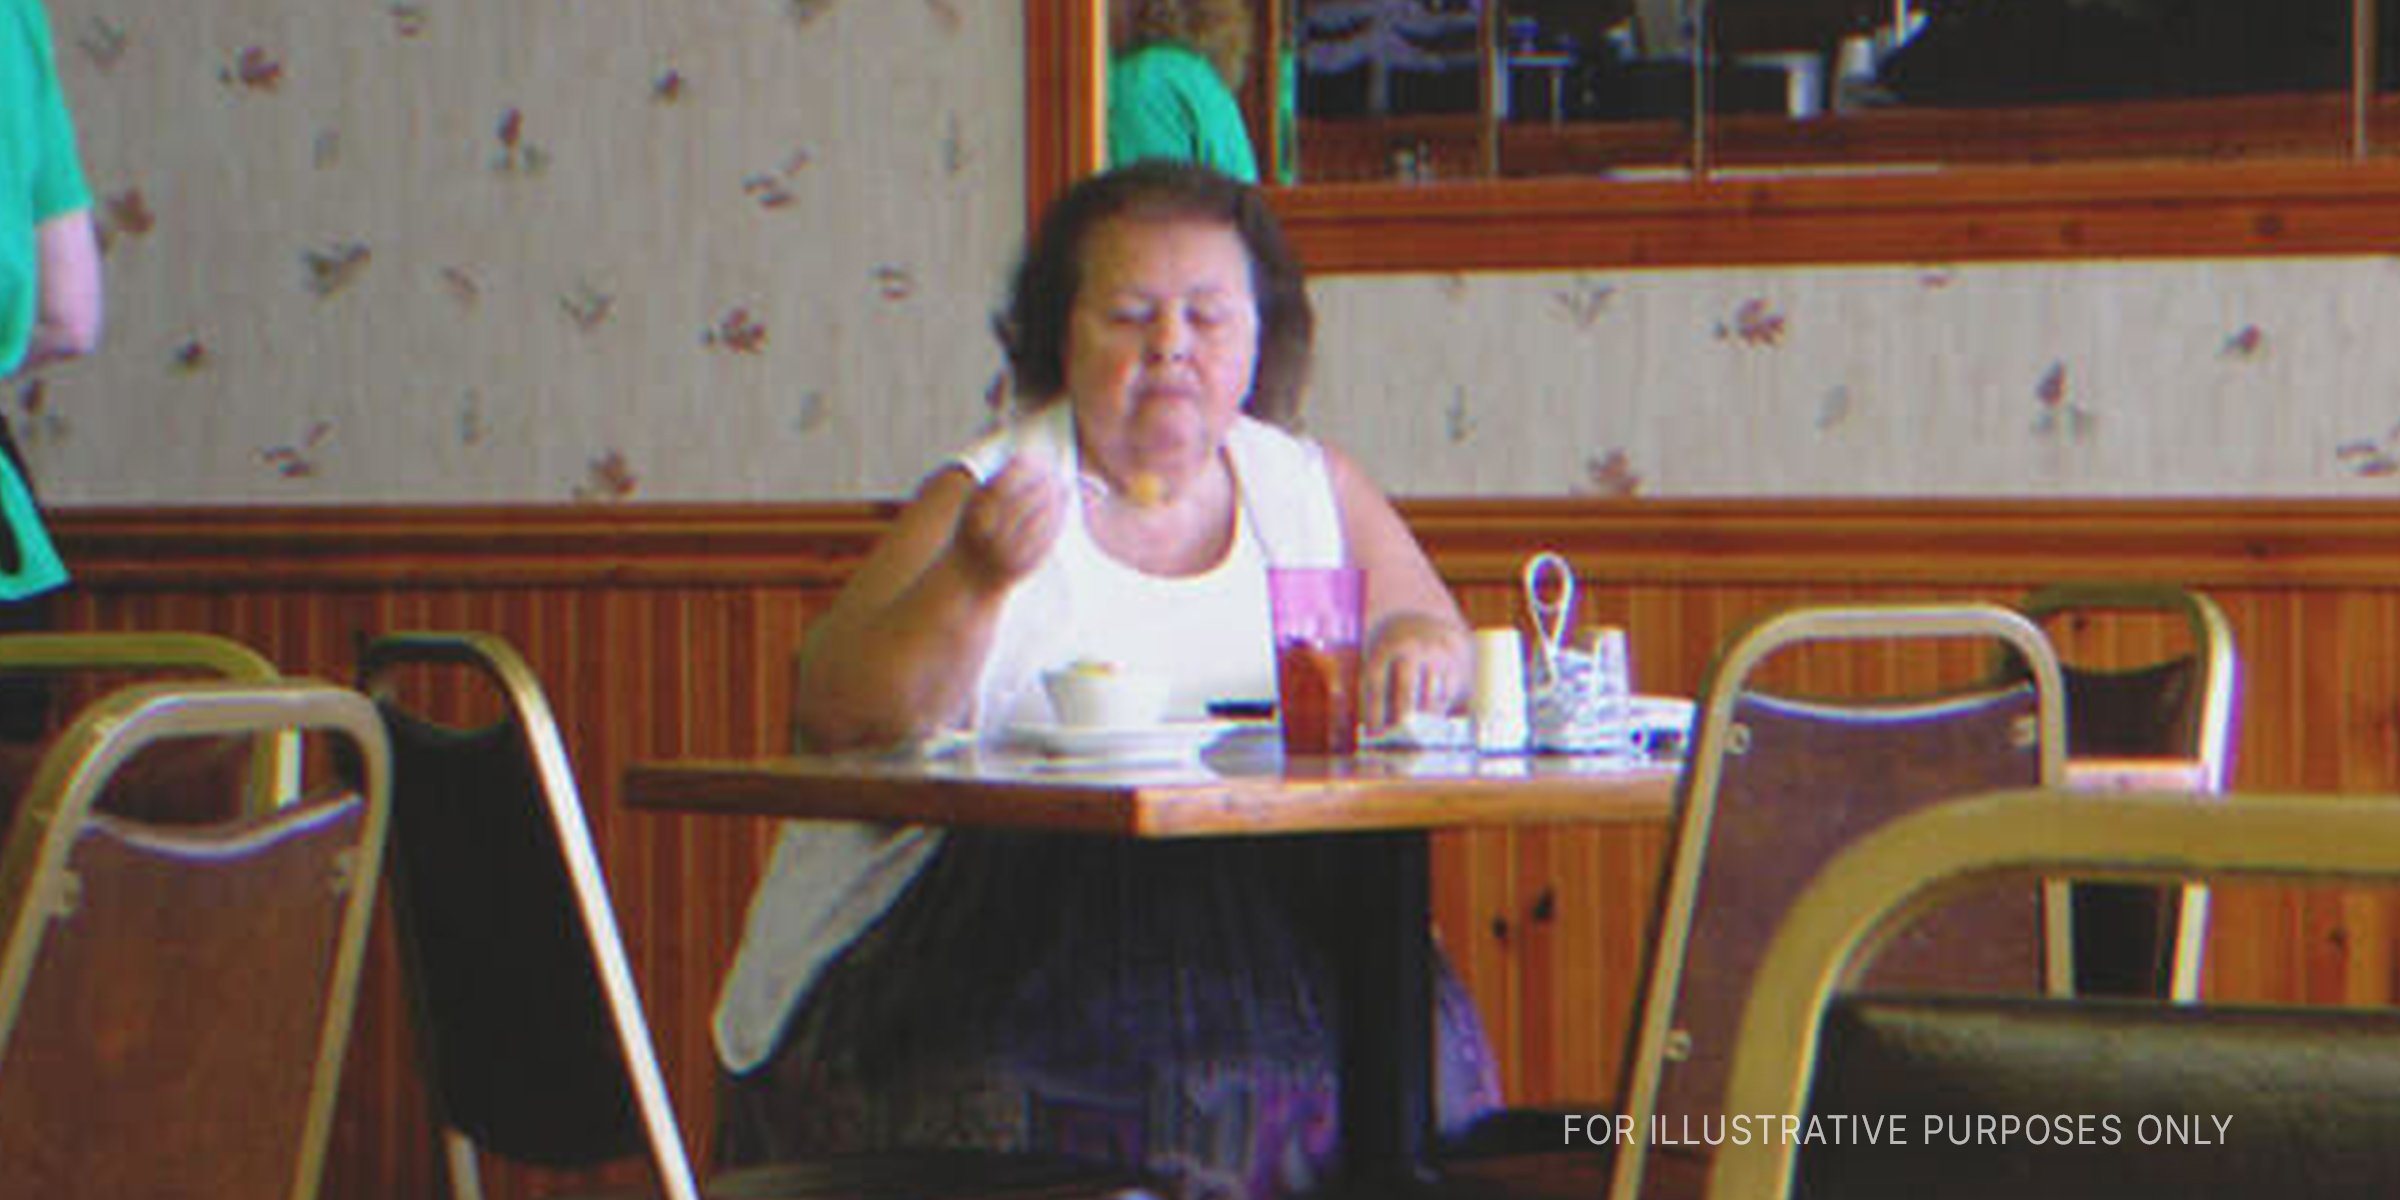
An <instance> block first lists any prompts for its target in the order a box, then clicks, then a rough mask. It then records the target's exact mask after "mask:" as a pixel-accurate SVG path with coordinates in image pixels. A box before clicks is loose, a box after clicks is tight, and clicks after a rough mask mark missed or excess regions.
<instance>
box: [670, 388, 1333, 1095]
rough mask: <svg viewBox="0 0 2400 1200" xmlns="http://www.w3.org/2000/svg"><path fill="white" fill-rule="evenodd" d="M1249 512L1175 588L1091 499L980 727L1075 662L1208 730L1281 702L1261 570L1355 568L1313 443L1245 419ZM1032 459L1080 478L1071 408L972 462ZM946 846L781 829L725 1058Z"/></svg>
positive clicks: (887, 831)
mask: <svg viewBox="0 0 2400 1200" xmlns="http://www.w3.org/2000/svg"><path fill="white" fill-rule="evenodd" d="M1225 452H1226V456H1227V458H1228V460H1229V461H1230V462H1231V464H1232V467H1233V475H1234V492H1235V495H1236V497H1237V503H1236V505H1235V517H1234V537H1233V545H1232V546H1231V548H1229V549H1228V550H1227V552H1226V555H1225V558H1224V559H1223V560H1222V561H1220V562H1219V563H1218V564H1217V565H1216V566H1214V567H1211V568H1210V569H1209V570H1207V571H1205V572H1202V573H1201V574H1198V575H1193V576H1189V577H1185V578H1180V579H1170V578H1163V577H1159V576H1154V575H1147V574H1144V573H1143V572H1140V571H1137V570H1135V569H1133V568H1132V567H1128V566H1126V565H1125V564H1123V563H1121V562H1118V561H1117V560H1116V559H1114V558H1111V557H1109V555H1108V554H1107V552H1106V551H1103V550H1102V549H1101V548H1100V547H1099V545H1098V544H1097V543H1095V542H1093V541H1092V538H1091V533H1090V531H1089V530H1088V529H1087V528H1086V526H1085V525H1084V522H1083V507H1082V489H1080V488H1077V489H1076V498H1077V502H1076V505H1075V508H1074V511H1073V513H1072V515H1071V516H1070V517H1069V518H1068V520H1067V523H1066V527H1065V529H1064V530H1062V531H1061V533H1060V535H1059V540H1058V542H1057V544H1056V545H1054V546H1053V547H1052V548H1051V552H1050V555H1049V557H1048V558H1046V559H1044V560H1043V563H1042V565H1041V566H1039V567H1037V568H1035V569H1034V572H1033V574H1032V575H1030V576H1027V577H1026V579H1025V580H1024V581H1023V582H1022V583H1020V584H1018V586H1017V588H1016V590H1014V591H1012V592H1010V593H1009V598H1008V600H1007V602H1006V605H1005V607H1004V608H1003V609H1002V610H1001V615H1000V626H999V629H998V631H997V632H996V634H995V635H994V637H993V639H992V644H993V650H992V654H991V657H990V658H989V659H987V660H986V661H985V663H984V669H983V676H982V678H981V680H980V681H979V683H978V686H977V689H976V711H975V714H974V721H975V727H976V730H977V732H978V734H979V735H980V736H983V737H986V738H995V739H996V738H999V737H1001V736H1003V735H1005V733H1006V731H1007V729H1008V727H1009V726H1010V725H1011V724H1015V723H1018V722H1028V721H1048V720H1050V716H1051V714H1050V709H1049V699H1048V697H1046V696H1044V695H1043V694H1042V690H1041V685H1040V680H1041V673H1042V672H1043V671H1044V670H1047V669H1049V668H1050V667H1054V666H1063V665H1065V664H1067V663H1070V662H1073V661H1075V660H1076V659H1077V658H1084V657H1092V658H1106V659H1110V660H1112V661H1117V662H1123V663H1126V664H1128V665H1140V666H1143V667H1156V668H1159V669H1163V670H1167V671H1169V672H1172V673H1173V674H1174V675H1175V677H1176V680H1177V684H1176V687H1175V690H1174V692H1173V693H1172V695H1171V697H1170V700H1169V703H1170V705H1171V708H1172V712H1173V714H1174V715H1177V716H1198V715H1200V714H1201V712H1202V711H1203V709H1204V708H1205V706H1206V705H1207V703H1208V702H1209V701H1211V700H1233V699H1267V698H1271V697H1273V696H1274V694H1275V663H1274V653H1273V651H1272V649H1271V648H1270V646H1269V643H1270V641H1271V640H1272V639H1271V634H1270V626H1269V623H1268V617H1267V584H1266V570H1265V568H1266V567H1267V566H1269V565H1276V566H1285V565H1290V566H1326V565H1335V564H1339V563H1341V562H1342V561H1343V559H1344V552H1343V546H1342V524H1341V513H1340V508H1339V506H1338V504H1337V503H1336V502H1335V500H1334V495H1333V477H1332V475H1331V474H1330V473H1329V472H1328V470H1327V469H1326V466H1325V455H1324V451H1323V450H1322V449H1321V448H1320V447H1318V446H1317V444H1316V443H1315V442H1312V441H1309V440H1307V439H1304V438H1299V437H1295V436H1293V435H1291V434H1288V433H1285V432H1283V431H1282V430H1280V429H1276V428H1274V427H1272V426H1269V425H1266V424H1264V423H1261V422H1258V421H1254V420H1252V419H1250V418H1249V417H1240V418H1237V419H1236V420H1235V422H1234V425H1233V428H1231V429H1229V430H1228V431H1227V432H1226V435H1225ZM1020 453H1022V454H1027V455H1030V456H1033V457H1035V458H1037V459H1038V460H1040V461H1043V462H1045V463H1047V464H1049V465H1051V466H1052V468H1053V469H1055V470H1058V471H1061V472H1063V474H1062V475H1061V478H1065V479H1070V480H1071V479H1074V478H1076V476H1077V474H1078V473H1079V471H1080V466H1079V464H1078V461H1077V453H1076V446H1075V423H1074V412H1073V406H1071V405H1069V404H1067V403H1065V402H1063V401H1062V402H1059V403H1054V404H1052V405H1050V406H1048V407H1047V408H1044V409H1041V410H1040V411H1037V412H1035V413H1032V414H1030V415H1027V416H1025V417H1024V418H1022V419H1020V420H1018V421H1017V422H1016V423H1015V424H1014V426H1013V427H1012V428H1010V429H1008V430H1004V431H1002V432H1000V433H997V434H993V435H992V436H990V437H987V438H985V439H983V440H982V441H981V442H978V443H977V444H976V445H975V446H974V447H972V448H971V449H969V450H968V451H967V452H966V453H964V454H961V455H960V456H959V457H958V459H957V464H958V465H960V466H962V467H964V468H965V469H966V470H967V471H968V472H969V473H971V474H973V475H974V476H975V478H976V479H978V480H986V479H989V478H991V476H992V475H993V474H995V473H997V472H998V471H999V469H1000V468H1001V467H1002V466H1003V465H1005V464H1006V463H1007V462H1008V460H1009V458H1010V457H1011V456H1013V455H1015V454H1020ZM940 844H941V834H940V832H939V831H937V830H932V829H927V828H924V827H921V826H900V827H895V826H884V825H867V824H861V823H857V822H846V821H787V822H785V823H784V825H783V829H782V832H781V833H780V835H779V836H778V837H777V838H776V842H775V850H774V854H773V857H772V858H771V859H770V860H769V862H768V864H767V870H766V874H765V876H764V877H763V878H761V879H760V881H759V885H758V890H757V891H756V892H754V893H752V895H751V897H750V911H749V915H748V917H747V918H746V919H745V921H744V924H743V927H742V941H741V945H740V947H739V948H737V949H736V951H735V952H734V960H733V966H732V968H731V969H730V970H729V971H728V972H727V973H726V978H725V988H724V991H723V992H722V993H721V994H720V995H719V996H718V998H717V1011H716V1020H715V1021H714V1023H713V1032H714V1033H715V1035H716V1043H717V1055H718V1057H719V1058H720V1059H722V1060H723V1062H724V1064H725V1066H726V1068H727V1069H729V1070H732V1071H734V1072H737V1073H738V1072H743V1071H748V1070H750V1069H752V1068H755V1067H757V1066H759V1065H760V1064H762V1063H764V1062H765V1061H766V1060H767V1057H768V1056H769V1055H771V1054H772V1053H773V1052H774V1049H775V1044H776V1042H777V1041H778V1040H779V1039H780V1037H781V1036H782V1031H783V1025H784V1022H785V1021H787V1020H788V1019H789V1018H790V1015H791V1013H792V1011H793V1010H794V1009H795V1008H797V1007H798V1006H799V1003H800V997H801V996H802V995H803V994H804V993H805V992H806V991H807V990H808V987H809V985H810V984H811V983H813V982H815V980H816V978H817V976H818V975H819V974H820V973H821V972H823V970H824V969H825V967H826V965H827V964H829V963H831V962H832V961H833V959H834V958H835V957H836V956H837V955H839V954H840V953H841V951H842V950H843V949H844V948H845V947H847V946H848V945H849V944H850V943H851V942H852V941H853V940H855V939H856V938H857V937H858V936H859V935H860V934H862V933H864V932H866V930H867V928H868V927H869V926H871V925H873V924H874V922H875V920H876V918H878V917H880V916H882V915H883V913H884V912H885V911H886V910H888V909H889V908H890V907H891V906H892V905H893V904H894V903H896V902H898V900H899V899H900V897H901V896H902V895H903V894H904V893H905V892H906V891H907V889H908V885H909V884H910V883H912V882H914V881H915V879H916V877H917V873H918V872H919V871H921V870H923V869H924V867H925V863H926V862H927V860H929V859H930V858H931V857H932V855H933V852H934V850H935V849H936V848H937V847H939V846H940Z"/></svg>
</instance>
